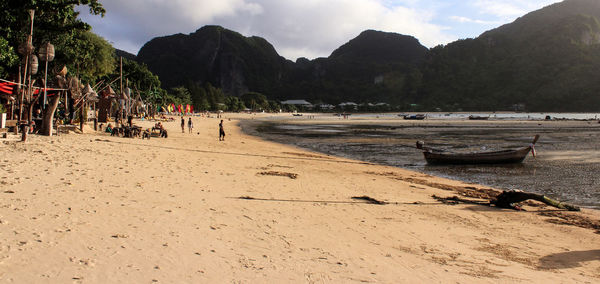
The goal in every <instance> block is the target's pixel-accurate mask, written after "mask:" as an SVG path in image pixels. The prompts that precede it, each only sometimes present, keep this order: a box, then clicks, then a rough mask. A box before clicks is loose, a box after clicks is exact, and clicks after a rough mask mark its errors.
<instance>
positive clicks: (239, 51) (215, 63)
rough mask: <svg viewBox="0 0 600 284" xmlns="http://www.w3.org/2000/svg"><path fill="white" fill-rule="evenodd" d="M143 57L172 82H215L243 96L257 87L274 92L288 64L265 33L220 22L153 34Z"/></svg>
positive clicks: (140, 56) (167, 84)
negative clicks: (249, 34)
mask: <svg viewBox="0 0 600 284" xmlns="http://www.w3.org/2000/svg"><path fill="white" fill-rule="evenodd" d="M137 59H138V61H140V62H143V63H145V64H146V65H148V68H149V69H150V70H151V71H152V72H153V73H155V74H157V75H158V76H159V77H160V79H161V81H162V84H163V86H165V87H167V88H168V87H175V86H180V85H185V84H189V83H190V82H193V83H206V82H209V83H211V84H212V85H214V86H218V87H221V88H223V89H224V91H225V92H226V93H228V94H232V95H238V96H239V95H241V94H244V93H246V92H248V91H252V90H257V91H262V92H269V91H270V90H271V89H272V88H273V87H274V86H276V85H277V84H278V82H279V81H280V78H281V77H282V75H283V72H284V67H285V66H286V64H288V62H287V61H286V60H285V59H284V58H283V57H281V56H279V54H277V52H276V51H275V48H273V46H272V45H271V44H270V43H268V42H267V41H266V40H265V39H263V38H260V37H244V36H242V35H241V34H239V33H236V32H234V31H230V30H227V29H224V28H222V27H218V26H205V27H203V28H201V29H198V30H197V31H196V32H194V33H192V34H189V35H184V34H175V35H171V36H165V37H159V38H155V39H152V40H151V41H149V42H148V43H146V44H145V45H144V46H143V47H142V48H141V49H140V51H139V53H138V56H137Z"/></svg>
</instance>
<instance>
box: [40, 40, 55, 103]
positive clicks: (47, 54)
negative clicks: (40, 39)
mask: <svg viewBox="0 0 600 284" xmlns="http://www.w3.org/2000/svg"><path fill="white" fill-rule="evenodd" d="M38 54H39V56H40V59H41V60H43V61H45V62H46V69H45V72H44V101H43V103H42V107H43V108H44V109H46V103H47V98H48V91H47V89H48V83H47V81H48V62H52V61H53V60H54V45H52V44H51V43H50V42H46V44H44V45H43V46H42V47H40V51H39V53H38Z"/></svg>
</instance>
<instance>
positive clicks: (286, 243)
mask: <svg viewBox="0 0 600 284" xmlns="http://www.w3.org/2000/svg"><path fill="white" fill-rule="evenodd" d="M224 117H225V118H224V120H225V124H226V125H225V131H226V132H227V137H226V141H225V142H219V141H217V137H218V132H217V130H218V128H217V124H218V120H217V119H213V118H210V119H209V118H200V117H193V118H192V119H193V120H194V125H195V131H194V132H195V133H194V134H188V133H185V134H184V133H181V132H180V128H179V125H178V124H179V122H178V121H174V122H167V123H165V126H166V128H167V129H168V130H169V138H167V139H162V138H152V139H151V140H140V139H129V138H121V137H111V136H108V135H105V134H101V133H90V132H86V133H84V134H68V135H61V136H59V137H41V136H30V139H31V141H30V142H27V143H26V144H22V143H19V142H8V143H3V144H2V145H0V152H1V153H2V154H3V157H4V158H3V159H2V160H1V161H0V162H1V165H2V169H3V171H0V173H1V174H0V181H1V182H3V186H4V187H5V188H10V189H5V190H3V193H0V194H3V195H4V199H3V200H2V204H0V227H2V228H3V230H1V231H0V234H1V238H0V239H2V240H4V242H3V244H2V245H1V246H0V279H2V280H3V281H7V282H8V281H14V282H68V281H71V282H84V283H102V282H107V281H108V282H151V281H154V282H168V283H172V282H198V281H204V282H219V283H222V282H232V281H234V282H244V283H246V282H265V281H280V282H290V281H291V282H299V281H303V282H365V281H366V282H386V283H390V282H413V283H414V282H423V281H426V282H431V281H436V282H456V281H458V282H464V281H469V282H473V281H477V282H498V281H501V282H531V281H534V282H537V281H553V282H561V281H562V282H565V281H566V282H571V281H575V282H585V281H589V282H594V281H597V280H598V279H600V272H599V271H600V258H598V257H597V256H598V251H597V247H596V246H595V244H597V243H599V242H600V234H598V233H596V232H595V230H593V229H591V228H583V227H585V224H584V221H585V220H586V219H585V218H587V220H588V221H590V223H588V224H587V225H594V224H597V222H598V220H600V214H599V213H598V212H596V211H595V210H587V209H584V210H583V212H581V213H571V212H565V211H561V210H553V209H549V208H545V207H543V206H542V207H538V206H537V205H535V204H533V205H534V206H530V205H529V206H525V207H526V209H527V210H528V211H526V212H525V211H521V212H519V211H514V210H503V209H497V208H494V207H489V206H482V205H477V204H471V203H464V202H458V204H452V203H443V202H440V201H439V200H436V199H434V198H432V196H433V195H436V196H438V197H442V198H452V197H453V196H460V198H461V199H473V200H477V199H475V198H473V197H467V196H464V195H461V193H465V192H470V191H473V190H472V188H476V189H482V190H483V191H485V190H489V188H488V187H481V186H479V185H474V184H467V183H463V182H458V181H451V180H447V179H443V178H438V177H433V176H430V175H426V174H421V173H417V172H411V171H408V170H404V169H399V168H395V167H389V166H382V165H374V164H369V163H365V162H362V161H356V160H350V159H344V158H339V157H334V156H328V155H323V154H320V153H314V152H309V151H305V150H303V149H299V148H298V147H292V146H289V145H281V144H277V143H275V142H271V141H267V140H264V139H262V138H259V137H254V136H249V135H247V134H244V133H243V132H242V130H241V127H242V126H236V125H239V123H240V122H238V121H237V120H238V119H248V118H251V117H255V116H248V115H236V114H225V115H224ZM186 118H187V117H186ZM228 118H232V120H231V121H229V120H228ZM136 123H137V124H140V125H143V126H144V127H148V126H149V125H151V124H152V122H147V121H146V122H140V121H136ZM196 129H197V132H199V133H200V134H196ZM186 132H187V129H186ZM32 168H35V169H36V170H35V171H32V170H31V169H32ZM9 191H10V192H9ZM475 191H477V190H475ZM477 192H479V191H477ZM359 196H369V197H372V198H374V199H377V200H382V201H387V202H389V203H390V204H387V205H374V204H369V203H365V202H362V201H360V200H355V199H352V197H359ZM594 222H595V223H594ZM577 225H579V226H577ZM155 280H156V281H155Z"/></svg>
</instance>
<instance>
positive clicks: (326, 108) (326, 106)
mask: <svg viewBox="0 0 600 284" xmlns="http://www.w3.org/2000/svg"><path fill="white" fill-rule="evenodd" d="M316 107H317V108H319V109H323V110H332V109H334V108H335V106H334V105H330V104H318V105H316Z"/></svg>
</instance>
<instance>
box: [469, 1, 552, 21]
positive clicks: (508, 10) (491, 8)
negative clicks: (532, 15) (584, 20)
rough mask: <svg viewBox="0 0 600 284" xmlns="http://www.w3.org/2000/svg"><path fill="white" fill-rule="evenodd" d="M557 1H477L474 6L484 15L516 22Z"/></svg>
mask: <svg viewBox="0 0 600 284" xmlns="http://www.w3.org/2000/svg"><path fill="white" fill-rule="evenodd" d="M556 2H559V1H557V0H526V1H524V0H475V1H474V2H473V5H474V6H475V7H477V8H478V9H479V12H480V13H482V14H487V15H492V16H495V17H497V18H499V19H504V20H508V19H510V20H514V19H515V18H517V17H520V16H523V15H525V14H526V13H527V12H530V11H533V10H537V9H540V8H543V7H545V6H548V5H550V4H552V3H556Z"/></svg>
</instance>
